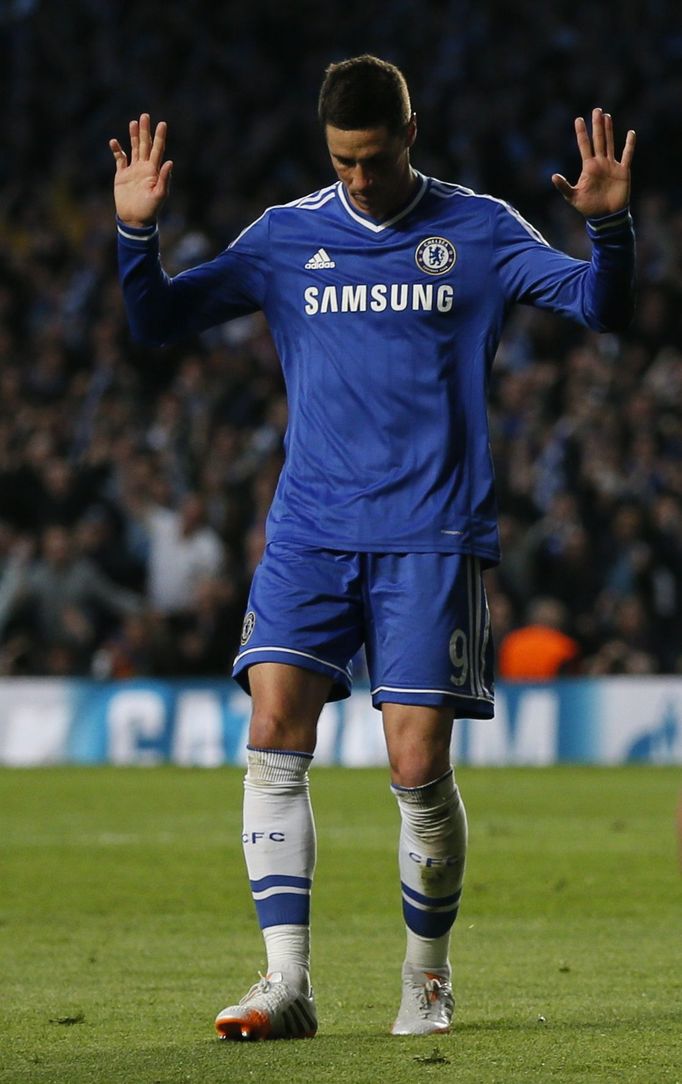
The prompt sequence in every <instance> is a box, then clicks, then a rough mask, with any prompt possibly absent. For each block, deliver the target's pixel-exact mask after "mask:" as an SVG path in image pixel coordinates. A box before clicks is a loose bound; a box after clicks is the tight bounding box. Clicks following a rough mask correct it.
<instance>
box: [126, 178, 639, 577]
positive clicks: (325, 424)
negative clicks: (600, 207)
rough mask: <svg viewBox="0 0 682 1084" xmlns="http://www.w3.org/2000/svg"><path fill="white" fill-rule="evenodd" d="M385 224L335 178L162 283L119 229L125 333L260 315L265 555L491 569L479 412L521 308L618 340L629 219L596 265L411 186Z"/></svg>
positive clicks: (629, 257)
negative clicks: (439, 561) (471, 559)
mask: <svg viewBox="0 0 682 1084" xmlns="http://www.w3.org/2000/svg"><path fill="white" fill-rule="evenodd" d="M417 180H418V187H417V189H416V191H415V193H414V195H413V196H412V198H411V199H410V201H409V203H408V204H407V206H405V207H404V208H403V209H402V210H401V211H400V212H399V213H398V214H396V215H394V216H393V217H392V218H391V219H389V220H387V221H384V222H381V223H378V222H376V221H374V220H373V219H371V218H370V217H369V216H367V215H364V214H362V213H361V212H360V211H358V210H357V209H356V208H355V207H354V206H353V205H352V204H351V202H350V200H349V198H348V195H347V193H346V191H345V189H344V187H343V185H342V184H341V183H340V182H339V183H337V184H334V185H331V186H330V187H328V188H324V189H322V190H321V191H319V192H316V193H314V194H313V195H310V196H306V197H305V198H303V199H300V200H296V201H295V202H293V203H290V204H286V205H284V206H279V207H272V208H270V209H269V210H267V211H265V213H264V214H263V215H262V216H261V217H260V218H259V219H258V220H257V221H256V222H254V223H253V224H252V225H251V226H249V227H247V229H245V230H244V231H243V232H242V233H241V234H240V235H239V237H237V239H236V240H235V241H233V242H232V244H231V245H230V246H229V247H228V248H227V249H226V250H225V251H224V252H222V253H221V254H220V255H219V256H218V257H217V258H216V259H214V260H213V261H211V262H209V263H205V264H202V265H201V266H199V267H195V268H193V269H191V270H189V271H185V272H183V273H182V274H180V275H177V276H176V277H175V278H169V277H168V276H167V275H166V274H165V272H164V271H163V268H162V266H161V263H160V259H159V250H158V237H157V230H156V228H155V227H149V228H148V229H141V230H135V229H130V228H129V227H127V226H124V225H122V224H119V253H120V267H121V279H122V284H123V292H124V297H125V303H126V307H127V311H128V317H129V321H130V326H131V329H132V332H133V334H134V336H135V338H136V339H137V340H139V341H141V342H146V343H149V344H154V345H160V344H163V343H167V342H170V341H174V340H177V339H179V338H182V337H184V336H188V335H190V334H192V333H195V332H199V331H202V330H204V329H206V328H208V327H210V326H212V325H216V324H220V323H223V322H224V321H226V320H229V319H231V318H232V317H235V316H240V315H243V314H246V313H250V312H254V311H256V310H258V309H262V310H263V312H264V313H265V315H266V317H267V319H268V323H269V326H270V329H271V331H272V335H273V339H274V342H275V345H276V347H277V351H278V353H279V357H280V359H281V363H282V368H283V371H284V378H285V382H286V387H287V396H288V402H289V425H288V429H287V434H286V438H285V449H286V458H285V464H284V468H283V470H282V474H281V477H280V479H279V484H278V486H277V491H276V494H275V497H274V500H273V503H272V508H271V510H270V514H269V517H268V526H267V537H268V540H269V541H282V542H285V541H286V542H296V543H299V544H303V545H306V546H310V545H313V546H319V547H325V548H328V549H336V550H350V551H364V552H373V551H374V552H447V551H451V552H457V553H465V554H472V555H474V556H477V557H480V558H482V560H483V561H484V562H485V563H488V564H492V563H495V562H496V561H497V560H498V559H499V543H498V534H497V516H496V506H495V496H494V476H493V465H492V461H491V455H490V448H489V440H488V423H487V413H486V390H487V384H488V378H489V374H490V367H491V364H492V361H493V358H494V356H495V352H496V349H497V346H498V343H499V340H500V336H501V333H502V328H503V324H504V319H505V316H506V313H507V311H508V309H509V307H510V305H511V304H512V303H513V302H523V303H527V304H531V305H537V306H540V307H542V308H545V309H550V310H552V311H553V312H557V313H563V314H564V315H566V316H569V317H572V318H573V319H574V320H577V321H579V322H580V323H582V324H584V325H586V326H587V327H590V328H594V329H596V330H599V331H607V330H618V329H621V328H623V327H624V326H626V324H627V323H628V321H629V320H630V317H631V314H632V307H633V290H634V285H633V280H634V271H633V267H634V239H633V232H632V224H631V220H630V216H629V213H628V212H627V210H626V211H623V212H619V213H617V214H615V215H611V216H607V217H605V218H603V219H599V220H595V221H591V222H588V224H587V229H588V233H589V236H590V238H591V240H592V259H591V261H589V262H587V261H583V260H576V259H572V258H571V257H569V256H566V255H565V254H564V253H561V252H558V251H557V250H556V249H553V248H551V247H550V246H549V245H548V244H547V243H546V241H545V240H544V239H543V238H542V236H541V235H540V234H539V233H538V232H537V231H536V230H535V229H533V227H532V226H530V225H529V224H528V223H527V222H526V221H524V219H523V218H522V217H521V216H520V215H519V214H518V213H517V212H516V211H515V210H514V209H513V208H511V207H510V206H509V205H508V204H506V203H504V202H502V201H501V200H498V199H493V198H492V197H490V196H481V195H476V194H475V193H473V192H471V191H470V190H469V189H466V188H462V187H460V186H458V185H452V184H445V183H443V182H441V181H438V180H435V179H434V178H427V177H424V176H422V175H421V174H418V175H417Z"/></svg>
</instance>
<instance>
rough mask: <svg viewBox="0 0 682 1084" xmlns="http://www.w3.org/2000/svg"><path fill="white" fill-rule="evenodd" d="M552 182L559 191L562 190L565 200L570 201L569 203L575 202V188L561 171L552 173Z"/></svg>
mask: <svg viewBox="0 0 682 1084" xmlns="http://www.w3.org/2000/svg"><path fill="white" fill-rule="evenodd" d="M552 184H553V185H554V187H555V188H556V189H557V191H559V192H561V195H562V196H563V197H564V199H565V200H567V201H568V203H572V202H573V200H574V198H575V188H574V187H573V185H572V184H569V183H568V181H567V180H566V178H565V177H563V176H562V175H561V173H553V174H552Z"/></svg>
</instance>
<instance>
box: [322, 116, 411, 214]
mask: <svg viewBox="0 0 682 1084" xmlns="http://www.w3.org/2000/svg"><path fill="white" fill-rule="evenodd" d="M416 134H417V124H416V121H415V119H414V117H413V118H412V120H411V121H410V123H409V124H408V126H407V128H406V129H405V131H403V132H400V133H398V134H395V133H394V132H390V131H389V130H388V129H387V128H386V127H383V126H382V127H380V128H367V129H365V130H361V131H345V130H344V129H343V128H334V127H332V125H331V124H328V125H327V129H326V135H327V146H328V148H329V154H330V156H331V160H332V165H333V166H334V169H335V171H336V175H337V177H338V178H339V180H340V181H342V182H343V184H344V186H345V188H346V191H347V192H348V195H349V196H350V199H351V202H352V203H353V204H354V205H355V207H357V209H358V210H359V211H364V213H365V214H368V215H371V216H372V218H377V219H381V218H386V217H388V216H389V215H390V214H391V212H392V211H397V210H398V209H399V207H400V206H401V205H402V204H403V203H405V201H406V200H407V198H408V196H409V194H410V191H411V189H412V187H413V184H414V178H413V174H412V170H411V168H410V147H411V146H412V144H413V143H414V140H415V136H416Z"/></svg>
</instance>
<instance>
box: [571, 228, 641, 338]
mask: <svg viewBox="0 0 682 1084" xmlns="http://www.w3.org/2000/svg"><path fill="white" fill-rule="evenodd" d="M587 232H588V234H589V237H590V240H591V241H592V259H591V261H590V264H589V268H588V271H587V275H586V281H585V286H584V300H583V312H584V319H585V323H586V324H587V326H588V327H591V328H593V329H594V330H596V331H623V330H625V328H626V327H627V326H628V325H629V323H630V321H631V320H632V317H633V314H634V307H635V236H634V231H633V227H632V219H631V218H630V214H629V212H628V210H627V208H626V209H625V210H623V211H620V212H618V213H617V214H613V215H607V216H604V217H603V218H599V219H591V220H589V221H588V223H587Z"/></svg>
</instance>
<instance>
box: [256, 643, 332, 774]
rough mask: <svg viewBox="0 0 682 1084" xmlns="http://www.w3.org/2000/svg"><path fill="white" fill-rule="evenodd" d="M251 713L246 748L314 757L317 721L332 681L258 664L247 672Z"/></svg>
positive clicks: (297, 668)
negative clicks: (293, 752)
mask: <svg viewBox="0 0 682 1084" xmlns="http://www.w3.org/2000/svg"><path fill="white" fill-rule="evenodd" d="M249 683H250V687H251V698H252V702H253V704H252V713H251V724H250V727H249V745H252V746H255V747H256V748H258V749H290V750H292V751H295V752H297V753H313V752H314V751H315V743H316V740H317V720H318V719H319V717H320V712H321V711H322V708H323V707H324V705H325V703H326V700H327V696H328V695H329V691H330V689H331V687H332V679H331V678H329V677H327V676H326V675H325V674H318V673H316V672H315V671H313V670H305V669H303V668H302V667H300V666H288V665H287V664H286V663H278V662H261V663H256V664H255V665H254V666H252V667H251V668H250V670H249Z"/></svg>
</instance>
